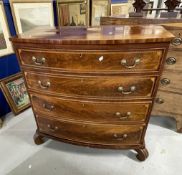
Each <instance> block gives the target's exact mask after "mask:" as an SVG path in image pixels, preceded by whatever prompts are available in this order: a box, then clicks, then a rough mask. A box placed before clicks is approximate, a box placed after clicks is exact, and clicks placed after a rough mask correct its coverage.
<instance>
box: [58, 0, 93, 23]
mask: <svg viewBox="0 0 182 175" xmlns="http://www.w3.org/2000/svg"><path fill="white" fill-rule="evenodd" d="M89 2H90V1H89V0H57V14H58V24H59V26H88V25H89V14H90V13H89Z"/></svg>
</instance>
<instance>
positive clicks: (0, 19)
mask: <svg viewBox="0 0 182 175" xmlns="http://www.w3.org/2000/svg"><path fill="white" fill-rule="evenodd" d="M9 37H10V32H9V26H8V22H7V19H6V14H5V10H4V5H3V2H2V1H0V57H2V56H5V55H9V54H12V53H13V48H12V45H11V42H10V41H9Z"/></svg>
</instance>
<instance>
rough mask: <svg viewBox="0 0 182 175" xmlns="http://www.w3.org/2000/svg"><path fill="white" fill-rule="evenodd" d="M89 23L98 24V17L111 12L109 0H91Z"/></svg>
mask: <svg viewBox="0 0 182 175" xmlns="http://www.w3.org/2000/svg"><path fill="white" fill-rule="evenodd" d="M91 9H92V13H91V14H92V15H91V25H92V26H99V25H100V17H103V16H109V15H110V14H111V0H92V8H91Z"/></svg>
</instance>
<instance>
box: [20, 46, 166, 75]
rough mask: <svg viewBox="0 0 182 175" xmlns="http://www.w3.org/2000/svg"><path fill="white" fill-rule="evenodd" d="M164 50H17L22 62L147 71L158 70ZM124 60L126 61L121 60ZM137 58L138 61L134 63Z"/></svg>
mask: <svg viewBox="0 0 182 175" xmlns="http://www.w3.org/2000/svg"><path fill="white" fill-rule="evenodd" d="M163 52H164V50H161V49H156V50H154V49H151V51H150V50H143V49H141V50H137V51H133V52H128V51H125V52H122V51H90V52H89V51H73V50H70V51H67V52H61V51H60V52H58V51H49V50H47V51H44V50H42V51H40V50H19V55H20V59H21V63H22V65H23V66H37V67H39V68H50V69H59V70H62V71H70V72H75V71H77V72H78V71H79V72H116V71H117V72H126V71H128V72H136V71H144V72H146V71H158V70H159V66H160V63H161V58H162V56H163V54H164V53H163ZM33 58H34V59H35V60H33ZM43 59H44V62H43V61H42V60H43ZM125 60H126V63H125V64H122V61H125ZM136 60H139V62H138V63H136Z"/></svg>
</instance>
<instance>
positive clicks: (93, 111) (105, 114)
mask: <svg viewBox="0 0 182 175" xmlns="http://www.w3.org/2000/svg"><path fill="white" fill-rule="evenodd" d="M30 96H31V99H32V104H33V107H34V110H35V112H36V113H37V114H38V113H41V114H43V115H52V116H55V117H56V118H61V119H65V120H72V121H82V122H84V121H87V122H93V123H107V124H111V123H113V124H114V123H115V124H122V123H126V122H130V123H131V122H135V123H136V122H145V121H146V118H147V114H148V111H149V108H150V107H151V105H152V101H143V102H112V103H111V102H110V101H102V102H100V101H90V100H89V101H88V100H76V99H75V100H73V99H72V100H70V99H66V98H63V97H62V98H61V97H60V98H58V97H54V96H47V95H40V94H36V93H33V94H32V93H31V95H30Z"/></svg>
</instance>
